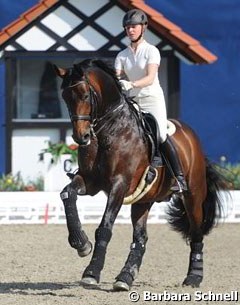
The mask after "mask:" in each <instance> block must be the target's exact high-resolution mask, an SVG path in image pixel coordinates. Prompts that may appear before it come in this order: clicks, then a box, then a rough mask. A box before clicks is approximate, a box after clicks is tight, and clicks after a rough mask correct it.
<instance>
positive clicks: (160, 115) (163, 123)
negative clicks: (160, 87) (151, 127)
mask: <svg viewBox="0 0 240 305" xmlns="http://www.w3.org/2000/svg"><path fill="white" fill-rule="evenodd" d="M134 100H135V101H136V102H137V103H138V105H139V106H140V107H141V109H142V110H144V111H147V112H149V113H151V114H152V115H153V116H154V117H155V119H156V120H157V123H158V126H159V132H160V140H161V143H163V142H164V141H165V140H166V137H167V110H166V104H165V99H164V95H163V92H162V94H160V96H150V95H149V96H144V97H134Z"/></svg>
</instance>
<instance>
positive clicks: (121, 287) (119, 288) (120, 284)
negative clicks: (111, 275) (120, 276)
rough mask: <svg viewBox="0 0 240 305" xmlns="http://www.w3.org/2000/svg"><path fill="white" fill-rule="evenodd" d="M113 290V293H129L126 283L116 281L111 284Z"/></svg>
mask: <svg viewBox="0 0 240 305" xmlns="http://www.w3.org/2000/svg"><path fill="white" fill-rule="evenodd" d="M113 290H114V291H129V290H130V287H129V285H128V284H127V283H125V282H122V281H116V282H115V283H114V284H113Z"/></svg>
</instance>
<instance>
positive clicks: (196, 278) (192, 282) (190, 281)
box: [182, 274, 203, 288]
mask: <svg viewBox="0 0 240 305" xmlns="http://www.w3.org/2000/svg"><path fill="white" fill-rule="evenodd" d="M202 279H203V278H202V276H200V275H191V274H190V275H188V276H187V277H186V278H185V280H184V281H183V283H182V286H191V287H192V288H198V287H199V286H200V284H201V282H202Z"/></svg>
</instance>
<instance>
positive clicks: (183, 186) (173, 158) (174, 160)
mask: <svg viewBox="0 0 240 305" xmlns="http://www.w3.org/2000/svg"><path fill="white" fill-rule="evenodd" d="M160 149H162V151H163V153H164V156H165V158H166V159H167V160H168V162H169V163H170V166H171V168H172V170H173V174H174V176H175V178H176V182H177V185H176V186H173V187H172V188H171V190H172V191H177V192H180V193H182V192H185V191H187V190H188V187H187V182H186V180H185V177H184V174H183V170H182V166H181V163H180V160H179V157H178V153H177V151H176V149H175V147H174V145H173V142H172V140H171V139H170V137H169V136H167V139H166V141H165V142H163V143H162V144H161V147H160Z"/></svg>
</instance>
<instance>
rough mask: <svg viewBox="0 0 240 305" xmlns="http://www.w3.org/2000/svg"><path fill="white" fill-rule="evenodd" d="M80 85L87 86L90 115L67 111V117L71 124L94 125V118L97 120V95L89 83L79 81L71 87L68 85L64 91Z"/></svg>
mask: <svg viewBox="0 0 240 305" xmlns="http://www.w3.org/2000/svg"><path fill="white" fill-rule="evenodd" d="M81 84H87V85H88V86H89V93H90V94H89V101H90V104H91V113H90V114H72V113H71V111H70V110H69V117H70V120H71V122H74V121H90V123H92V124H94V122H95V120H96V118H97V111H96V109H97V99H98V97H97V93H96V91H95V90H94V89H93V87H92V86H91V85H90V83H89V81H88V80H87V79H86V80H80V81H78V82H77V83H75V84H73V85H69V86H68V87H66V89H68V88H70V89H71V88H75V87H77V86H79V85H81Z"/></svg>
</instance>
